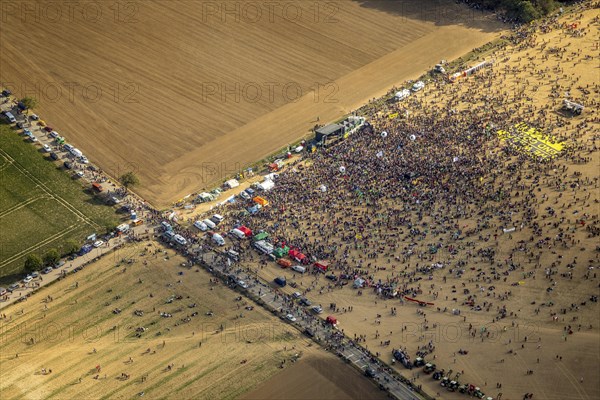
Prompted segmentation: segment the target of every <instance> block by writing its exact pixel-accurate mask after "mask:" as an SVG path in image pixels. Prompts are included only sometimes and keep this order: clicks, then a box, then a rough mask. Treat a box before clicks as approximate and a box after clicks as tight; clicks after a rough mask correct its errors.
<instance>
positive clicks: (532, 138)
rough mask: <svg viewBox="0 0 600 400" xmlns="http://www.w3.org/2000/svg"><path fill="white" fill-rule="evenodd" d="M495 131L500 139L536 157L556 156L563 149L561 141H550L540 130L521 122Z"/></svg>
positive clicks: (548, 157) (549, 157) (547, 157)
mask: <svg viewBox="0 0 600 400" xmlns="http://www.w3.org/2000/svg"><path fill="white" fill-rule="evenodd" d="M496 133H497V135H498V137H499V138H500V140H504V141H507V142H510V143H511V144H513V145H514V146H515V147H517V148H518V149H519V150H521V152H523V153H526V154H529V155H531V156H532V157H536V158H542V159H551V158H554V157H556V156H558V154H559V153H560V152H561V151H562V149H563V145H562V144H561V143H556V142H554V141H552V140H551V138H550V137H548V136H547V135H545V134H544V133H542V132H541V131H540V130H538V129H536V128H531V127H530V126H528V125H527V124H525V123H523V122H520V123H518V124H515V125H514V126H513V127H512V128H511V129H509V130H508V131H505V130H503V129H501V130H499V131H497V132H496Z"/></svg>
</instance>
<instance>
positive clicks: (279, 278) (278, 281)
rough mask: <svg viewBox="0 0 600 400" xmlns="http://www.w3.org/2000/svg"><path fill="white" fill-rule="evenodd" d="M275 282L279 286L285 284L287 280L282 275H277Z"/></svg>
mask: <svg viewBox="0 0 600 400" xmlns="http://www.w3.org/2000/svg"><path fill="white" fill-rule="evenodd" d="M275 283H276V284H278V285H279V286H281V287H283V286H285V285H287V281H286V280H285V277H283V276H278V277H277V278H275Z"/></svg>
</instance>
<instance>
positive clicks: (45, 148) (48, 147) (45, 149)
mask: <svg viewBox="0 0 600 400" xmlns="http://www.w3.org/2000/svg"><path fill="white" fill-rule="evenodd" d="M42 148H43V149H44V152H46V153H50V152H51V151H52V149H51V148H50V146H48V145H47V144H44V145H43V146H42Z"/></svg>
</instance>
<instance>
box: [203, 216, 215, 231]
mask: <svg viewBox="0 0 600 400" xmlns="http://www.w3.org/2000/svg"><path fill="white" fill-rule="evenodd" d="M202 222H204V224H205V225H206V226H208V227H209V228H210V229H215V228H216V226H217V225H216V224H215V223H214V222H212V221H211V220H210V219H208V218H206V219H205V220H203V221H202Z"/></svg>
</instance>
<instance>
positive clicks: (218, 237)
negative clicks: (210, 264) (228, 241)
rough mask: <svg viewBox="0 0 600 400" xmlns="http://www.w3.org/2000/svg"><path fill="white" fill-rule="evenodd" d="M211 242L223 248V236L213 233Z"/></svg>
mask: <svg viewBox="0 0 600 400" xmlns="http://www.w3.org/2000/svg"><path fill="white" fill-rule="evenodd" d="M212 240H213V242H215V243H216V244H218V245H219V246H225V239H223V236H221V235H219V234H218V233H215V234H214V235H213V236H212Z"/></svg>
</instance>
